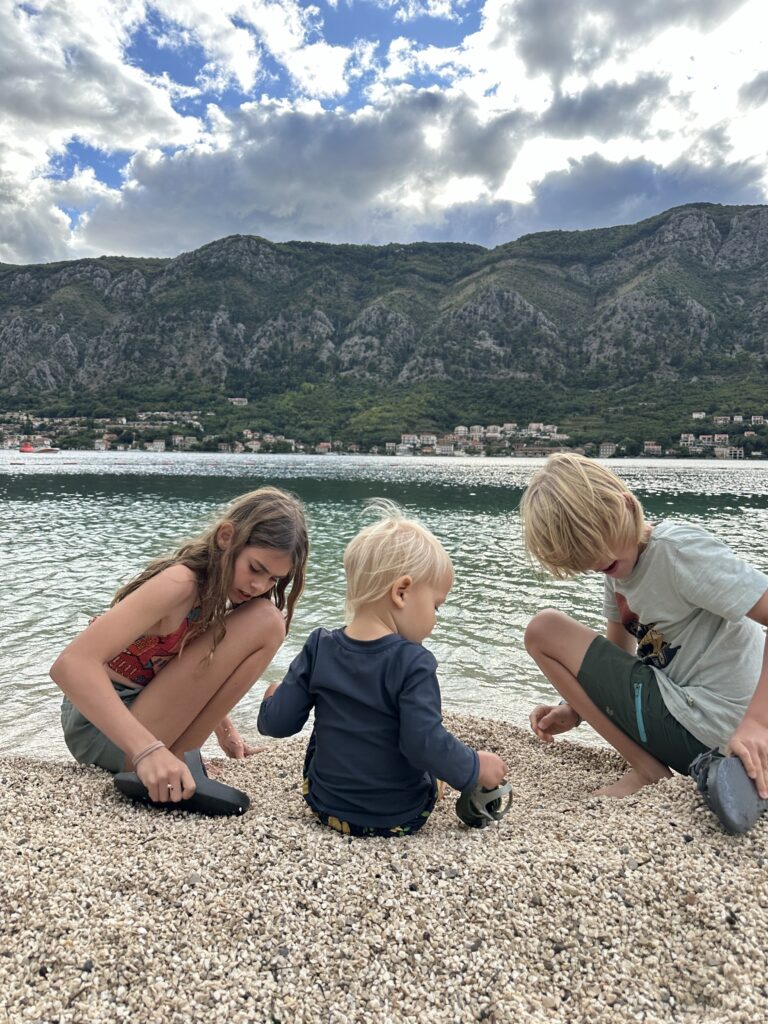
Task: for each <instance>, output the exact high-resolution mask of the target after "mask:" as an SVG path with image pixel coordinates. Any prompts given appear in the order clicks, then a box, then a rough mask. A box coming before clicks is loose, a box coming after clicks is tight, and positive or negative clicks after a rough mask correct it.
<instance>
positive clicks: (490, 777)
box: [477, 750, 507, 789]
mask: <svg viewBox="0 0 768 1024" xmlns="http://www.w3.org/2000/svg"><path fill="white" fill-rule="evenodd" d="M477 756H478V758H479V759H480V771H479V772H478V775H477V784H478V786H482V787H483V789H495V787H496V786H498V785H499V783H500V782H503V780H504V776H505V775H506V774H507V766H506V765H505V764H504V762H503V761H502V759H501V758H500V757H499V755H498V754H492V753H491V752H490V750H478V752H477Z"/></svg>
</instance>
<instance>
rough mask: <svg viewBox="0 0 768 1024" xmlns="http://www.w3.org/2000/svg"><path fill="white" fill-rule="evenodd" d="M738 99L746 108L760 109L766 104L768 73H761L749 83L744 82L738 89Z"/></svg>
mask: <svg viewBox="0 0 768 1024" xmlns="http://www.w3.org/2000/svg"><path fill="white" fill-rule="evenodd" d="M739 99H740V100H741V102H742V103H743V104H745V106H748V107H761V106H762V105H763V104H764V103H766V102H768V71H761V72H760V74H759V75H757V76H756V77H755V78H753V79H752V81H751V82H745V83H744V85H742V86H741V88H740V89H739Z"/></svg>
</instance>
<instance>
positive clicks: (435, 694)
mask: <svg viewBox="0 0 768 1024" xmlns="http://www.w3.org/2000/svg"><path fill="white" fill-rule="evenodd" d="M435 668H436V663H435V659H434V657H433V656H432V655H431V654H430V653H429V651H426V650H424V651H423V652H422V656H421V657H420V658H419V660H418V661H417V662H416V663H415V664H414V665H413V666H412V668H411V670H410V672H409V674H408V676H407V678H406V679H405V681H404V683H403V686H402V688H401V690H400V695H399V711H400V751H401V753H402V754H403V756H404V757H405V758H407V760H408V761H409V762H410V763H411V764H412V765H413V766H414V767H415V768H423V769H424V770H425V771H428V772H430V773H431V774H433V775H435V776H436V777H437V778H439V779H443V780H444V781H445V782H447V783H448V785H449V786H452V787H453V788H454V789H458V790H465V789H471V788H473V787H474V786H475V785H477V782H478V775H479V772H480V759H479V757H478V754H477V751H475V750H473V749H472V748H471V747H468V746H467V745H466V744H465V743H462V742H461V740H458V739H457V738H456V737H455V736H454V735H452V734H451V733H450V732H448V730H447V729H446V728H445V726H444V725H443V719H442V714H441V708H440V687H439V685H438V682H437V676H436V674H435Z"/></svg>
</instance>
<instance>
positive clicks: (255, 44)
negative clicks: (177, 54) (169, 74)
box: [153, 0, 352, 96]
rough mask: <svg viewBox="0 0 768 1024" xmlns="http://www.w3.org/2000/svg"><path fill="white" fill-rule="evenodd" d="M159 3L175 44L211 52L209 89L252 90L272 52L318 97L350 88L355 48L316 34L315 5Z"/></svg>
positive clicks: (257, 0) (292, 1)
mask: <svg viewBox="0 0 768 1024" xmlns="http://www.w3.org/2000/svg"><path fill="white" fill-rule="evenodd" d="M153 6H154V7H155V8H156V10H157V11H158V13H159V14H161V15H162V17H163V18H164V19H165V20H166V22H167V23H168V24H169V26H170V27H171V32H170V34H169V35H168V37H167V39H168V44H169V45H174V41H176V45H177V46H180V47H184V46H187V45H189V44H190V43H191V42H194V43H195V44H197V45H198V46H200V47H201V49H202V50H203V52H204V53H205V55H206V57H207V63H206V64H205V66H204V68H203V69H202V71H201V74H200V76H199V77H200V82H201V85H202V86H203V87H206V88H210V87H212V88H214V89H217V90H220V91H221V90H224V89H226V88H227V86H228V85H229V84H231V83H234V84H236V85H237V86H238V87H239V89H240V90H241V91H242V92H243V93H248V92H250V91H251V90H252V89H253V88H254V87H255V86H256V85H257V84H259V82H260V81H261V80H262V78H263V68H262V55H263V54H268V55H269V56H271V57H272V58H274V59H275V60H276V61H277V62H278V63H279V64H280V65H281V66H282V67H283V68H284V69H285V71H286V72H287V74H289V75H290V76H291V78H292V79H293V81H294V82H295V84H296V86H297V87H298V88H299V89H300V90H302V91H304V92H306V93H308V94H310V95H312V96H337V95H343V94H344V93H345V92H346V91H347V84H346V81H345V78H344V69H345V65H346V63H347V61H348V60H349V58H350V56H351V53H352V51H351V50H350V48H348V47H344V46H334V45H330V44H329V43H327V42H325V41H324V40H322V39H320V40H318V39H315V38H313V37H314V35H315V34H316V33H317V31H318V29H319V24H318V20H317V16H318V9H317V8H316V7H314V6H311V5H310V6H308V7H305V6H303V5H302V4H301V3H299V2H297V0H279V2H276V0H217V2H216V3H215V4H214V3H211V2H210V0H153ZM179 30H182V31H181V33H179Z"/></svg>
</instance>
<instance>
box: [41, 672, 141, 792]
mask: <svg viewBox="0 0 768 1024" xmlns="http://www.w3.org/2000/svg"><path fill="white" fill-rule="evenodd" d="M112 685H113V686H114V688H115V692H116V693H117V695H118V697H119V698H120V700H121V701H122V702H123V704H125V706H126V707H130V706H131V704H133V702H134V701H135V700H136V698H137V697H138V696H139V694H140V693H141V690H135V689H133V688H132V687H130V686H121V685H120V683H112ZM61 727H62V729H63V730H64V742H65V743H66V744H67V747H68V748H69V752H70V754H71V755H72V756H73V757H74V759H75V760H76V761H79V762H80V764H95V765H96V766H97V767H98V768H106V769H107V771H108V772H112V774H113V775H114V774H115V772H121V771H123V769H124V767H125V754H124V753H123V752H122V750H120V749H119V748H118V747H116V746H115V744H114V743H113V742H112V740H109V739H107V737H106V736H105V735H104V733H103V732H101V730H100V729H97V728H96V726H95V725H94V724H93V722H91V721H89V719H87V718H86V717H85V715H83V714H81V713H80V712H79V711H78V710H77V708H76V707H75V705H74V704H73V703H72V701H71V700H69V698H68V697H65V698H64V700H63V701H62V704H61Z"/></svg>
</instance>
